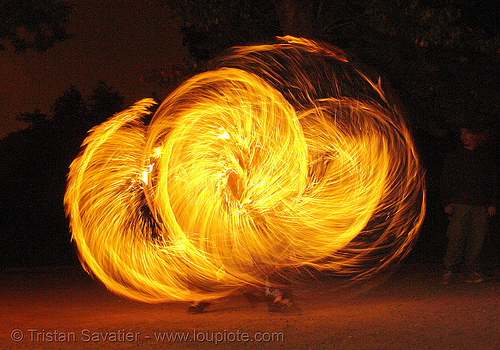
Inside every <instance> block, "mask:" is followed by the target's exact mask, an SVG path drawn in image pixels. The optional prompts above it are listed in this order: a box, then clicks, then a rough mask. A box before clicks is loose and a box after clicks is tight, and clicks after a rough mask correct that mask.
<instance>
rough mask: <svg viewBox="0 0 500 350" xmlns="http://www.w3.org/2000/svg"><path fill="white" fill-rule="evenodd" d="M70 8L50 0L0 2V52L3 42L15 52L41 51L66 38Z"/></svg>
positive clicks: (5, 0)
mask: <svg viewBox="0 0 500 350" xmlns="http://www.w3.org/2000/svg"><path fill="white" fill-rule="evenodd" d="M70 11H71V6H70V5H69V4H68V3H67V2H64V1H54V0H2V1H0V50H5V49H6V46H5V44H6V43H9V44H10V45H12V47H13V48H14V50H15V51H17V52H24V51H26V50H28V49H32V50H36V51H45V50H47V49H49V48H51V47H52V46H54V45H55V44H56V43H58V42H61V41H64V40H66V39H68V38H69V37H70V36H71V35H70V34H68V32H67V31H66V25H67V23H68V17H69V14H70Z"/></svg>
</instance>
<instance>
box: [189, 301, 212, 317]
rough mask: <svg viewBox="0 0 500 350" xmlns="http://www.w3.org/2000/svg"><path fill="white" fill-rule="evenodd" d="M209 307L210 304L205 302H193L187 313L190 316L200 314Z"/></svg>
mask: <svg viewBox="0 0 500 350" xmlns="http://www.w3.org/2000/svg"><path fill="white" fill-rule="evenodd" d="M209 306H210V303H208V302H206V301H195V302H194V303H193V304H191V306H190V307H189V309H188V313H189V314H191V315H194V314H202V313H203V311H204V310H205V309H206V308H207V307H209Z"/></svg>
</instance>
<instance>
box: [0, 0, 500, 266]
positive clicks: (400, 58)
mask: <svg viewBox="0 0 500 350" xmlns="http://www.w3.org/2000/svg"><path fill="white" fill-rule="evenodd" d="M99 3H100V4H101V3H102V4H106V3H107V2H99ZM109 3H110V4H114V5H113V6H112V7H110V8H107V7H106V6H102V8H99V11H97V10H95V11H96V13H97V12H100V13H104V14H106V13H107V12H106V11H109V13H111V12H113V13H114V14H115V16H116V13H117V11H116V10H117V6H118V9H119V7H120V6H119V5H117V2H115V1H110V2H109ZM123 3H124V4H128V5H127V6H129V7H128V8H129V10H130V9H131V8H130V6H132V5H131V4H132V3H137V2H126V1H125V2H123ZM20 4H21V5H20ZM147 4H148V5H147V7H146V6H145V7H144V12H141V11H142V10H141V7H140V6H137V7H133V12H134V16H136V17H141V18H143V19H145V20H146V22H147V19H148V16H151V17H154V16H156V17H155V18H157V16H158V14H162V17H161V18H162V19H163V20H165V21H169V23H170V25H171V27H170V28H174V27H175V30H177V31H178V32H176V33H177V34H176V37H178V39H179V42H181V41H182V45H183V46H182V47H181V46H180V45H174V44H172V45H171V46H170V47H167V48H165V42H164V41H161V40H160V38H161V37H162V35H165V37H168V36H172V33H171V32H167V29H168V28H166V27H161V28H160V27H153V29H154V30H151V28H149V29H148V30H149V31H148V33H151V32H154V33H155V35H154V37H137V38H134V39H131V40H130V41H127V42H126V43H125V44H123V45H122V46H123V47H122V48H121V49H120V50H123V51H120V53H119V54H117V55H115V56H112V57H111V59H114V60H116V62H117V65H118V61H119V63H120V67H123V66H126V65H127V62H129V63H130V64H131V65H132V63H131V62H134V63H133V64H134V65H137V64H138V63H137V60H136V61H134V60H133V58H134V57H136V56H137V55H136V54H134V52H135V51H133V50H131V47H132V43H133V42H134V40H136V41H138V42H143V41H148V42H149V44H150V45H149V46H148V47H147V48H144V49H146V50H148V55H155V54H158V55H162V54H164V53H165V51H166V50H167V51H172V52H173V54H172V53H170V54H171V55H173V56H172V57H177V58H176V59H172V60H169V61H167V62H162V63H158V64H159V65H158V66H154V67H150V69H147V70H144V71H142V72H141V74H136V72H135V71H134V70H133V69H131V71H130V72H131V74H130V75H131V76H132V75H133V76H134V77H135V79H136V80H137V84H136V86H137V90H136V91H133V89H131V88H130V86H129V87H128V88H127V89H125V90H127V91H120V89H119V87H118V88H116V87H115V85H118V86H120V83H117V84H112V83H113V82H114V81H113V80H111V83H110V79H108V78H107V77H106V76H102V77H101V75H105V73H103V72H104V71H113V69H115V68H114V65H113V64H111V63H110V62H109V61H106V60H105V59H104V58H102V59H96V60H94V61H92V65H93V66H94V67H95V69H94V70H93V71H92V72H93V74H92V79H87V77H86V78H85V79H84V78H82V79H81V80H82V81H84V80H85V82H86V84H85V85H83V84H82V86H80V85H79V84H78V80H76V81H73V80H71V79H68V81H71V82H72V84H68V85H67V86H65V87H64V88H63V89H61V90H58V91H55V90H56V88H54V90H53V91H51V93H52V94H55V95H56V96H57V97H56V98H50V97H49V96H50V94H47V95H46V96H45V97H43V98H45V100H44V102H43V103H42V105H44V104H45V105H47V106H50V108H49V107H47V108H46V110H41V109H36V108H33V107H32V106H31V104H30V103H27V106H30V107H27V108H26V110H24V111H23V112H20V113H18V114H17V115H16V120H17V121H18V122H19V123H21V124H19V125H24V126H25V128H24V129H20V130H18V131H15V132H11V133H9V134H8V135H7V136H5V137H4V138H2V139H1V140H0V184H1V185H0V200H1V204H0V205H1V208H0V234H1V237H0V267H34V266H54V265H59V266H60V265H73V264H77V263H78V262H77V258H76V253H75V248H74V246H73V244H72V243H71V241H70V233H69V229H68V222H67V219H66V218H65V216H64V208H63V204H62V201H63V196H64V192H65V186H66V175H67V172H68V166H69V164H70V163H71V161H72V160H73V159H74V158H75V157H76V155H77V154H78V152H79V146H80V145H81V143H82V141H83V139H84V138H85V135H86V132H87V131H88V130H89V129H90V128H91V127H92V126H94V125H96V124H99V123H101V122H103V121H104V120H106V119H107V118H109V117H110V116H111V115H113V113H115V112H118V111H120V110H122V109H123V108H125V107H127V105H128V104H130V103H131V102H133V100H132V101H130V100H131V99H132V98H137V97H138V95H140V94H141V93H142V94H143V96H142V95H141V96H139V98H140V97H155V98H156V99H157V100H159V101H161V100H162V99H163V98H164V97H165V96H166V95H167V94H168V92H170V91H172V90H173V89H174V88H175V87H176V86H177V85H178V84H179V83H180V82H182V81H183V80H184V79H186V78H187V77H189V76H191V75H193V74H196V73H197V72H199V71H202V70H203V69H204V67H205V65H206V64H207V62H208V61H209V60H210V59H212V58H214V57H215V56H217V54H219V53H220V52H222V51H223V50H225V49H227V48H229V47H231V46H234V45H244V44H254V43H262V42H268V41H270V40H272V38H273V37H275V36H276V35H284V34H290V35H295V36H305V37H308V38H312V39H319V40H323V41H326V42H329V43H331V44H333V45H336V46H339V47H341V48H343V49H345V50H346V52H347V53H348V54H349V55H350V56H352V57H354V59H355V60H359V61H361V62H363V63H364V64H366V65H367V66H369V67H370V68H372V69H373V70H375V71H377V72H378V73H379V74H380V75H382V76H384V77H385V78H386V79H387V81H388V82H389V83H390V86H391V88H392V89H393V90H394V91H395V93H396V95H397V96H398V98H399V99H400V101H401V103H402V105H403V106H404V109H405V114H406V117H407V119H408V123H409V125H410V127H411V128H412V130H413V133H414V138H415V142H416V144H417V148H418V151H419V153H420V156H421V159H422V162H423V164H424V168H425V171H426V180H427V189H428V191H427V194H428V209H427V214H426V219H425V222H424V225H423V227H422V230H421V234H420V237H419V240H418V241H417V243H416V246H415V248H414V249H413V251H412V252H411V253H410V256H409V257H408V259H407V261H410V262H432V263H439V262H440V261H441V258H442V255H443V254H444V250H445V247H446V237H445V231H446V225H447V218H446V216H445V214H444V213H443V210H442V206H441V203H440V201H439V192H438V180H439V173H440V170H441V166H442V163H443V159H444V157H445V155H446V154H447V153H448V152H449V151H450V150H452V149H453V148H454V147H455V146H456V145H457V143H458V142H459V138H458V133H457V131H458V128H459V126H460V125H461V124H462V123H464V122H466V123H471V124H481V125H484V126H485V127H486V129H487V140H486V144H485V147H487V148H488V149H489V151H491V156H492V157H495V158H496V157H497V154H498V152H497V151H498V149H499V137H498V136H499V115H500V114H499V108H500V107H499V106H500V104H499V102H500V101H499V96H500V94H499V91H498V87H499V86H500V82H499V76H500V75H499V74H498V73H499V70H498V68H499V55H500V36H499V27H498V24H497V22H496V21H495V19H496V18H498V5H494V2H490V1H486V0H481V1H461V0H450V1H417V0H415V1H393V0H386V1H367V0H350V1H347V0H346V1H344V0H336V1H319V0H310V1H299V0H295V1H293V0H276V1H264V0H242V1H227V0H220V1H215V0H196V1H189V2H185V1H167V0H155V1H149V2H147ZM0 6H1V8H0V10H1V11H0V16H1V17H0V43H1V44H2V47H1V49H2V50H3V51H0V56H2V55H4V56H5V55H10V56H12V55H14V56H15V55H19V57H23V55H30V54H33V52H36V54H37V55H40V56H43V55H52V54H51V52H53V50H57V49H58V47H61V46H62V45H64V44H65V43H67V42H70V41H71V40H75V37H76V38H77V37H78V36H79V35H80V36H81V35H84V34H82V33H83V32H79V31H76V32H72V31H71V30H70V29H68V28H75V27H74V25H75V22H76V23H78V21H82V20H83V19H81V18H78V17H74V16H71V13H72V11H73V10H74V9H75V8H74V6H73V7H72V6H71V5H70V4H69V3H66V2H61V1H54V0H52V1H41V0H23V1H21V2H19V1H11V0H7V1H3V2H2V4H1V5H0ZM96 6H97V5H96ZM146 9H147V11H146ZM118 13H122V16H125V17H126V16H131V14H130V12H128V13H127V11H125V12H119V11H118ZM153 14H154V16H153ZM102 18H103V23H102V25H103V26H106V25H107V26H109V22H106V20H105V18H106V16H103V17H102ZM94 22H95V23H94V27H93V28H92V30H98V29H99V23H100V22H99V21H94ZM151 23H153V18H151ZM128 24H129V25H128V27H127V28H128V29H134V25H137V26H138V27H137V30H141V27H139V24H136V22H134V21H129V22H128ZM174 24H175V26H174ZM143 25H144V23H142V24H141V26H143ZM77 27H78V26H77ZM89 30H90V29H89ZM162 30H165V32H164V33H163V32H162ZM172 30H174V29H172ZM113 33H114V34H113V35H114V36H113V37H106V36H104V35H101V36H93V37H92V39H89V40H94V41H95V42H96V43H102V42H107V41H113V40H115V41H119V38H117V37H116V35H117V33H116V32H113ZM155 40H157V42H156V41H155ZM169 42H170V41H169ZM171 42H172V43H174V42H175V40H174V41H171ZM155 44H156V45H155ZM94 49H95V50H97V52H99V50H105V48H100V46H99V45H97V44H96V46H95V47H94ZM156 49H157V50H158V51H156ZM117 50H118V49H117ZM66 54H67V55H68V56H69V55H70V53H69V52H67V53H65V52H61V53H60V54H59V55H52V56H51V60H52V61H51V64H52V65H53V66H54V67H57V66H58V65H60V64H62V63H61V62H62V61H64V60H65V59H66V58H67V57H66ZM93 54H95V52H92V53H91V52H87V53H83V57H85V55H89V57H90V56H91V55H93ZM108 59H109V58H108ZM58 60H61V61H58ZM141 62H142V63H144V64H146V63H145V61H139V64H140V63H141ZM149 64H150V63H149ZM116 69H117V71H119V74H120V75H127V72H126V71H124V70H123V69H122V68H120V69H118V68H116ZM132 72H134V73H133V74H132ZM127 79H130V77H128V78H127ZM117 82H118V81H117ZM144 87H146V89H145V88H144ZM81 90H84V91H85V93H82V92H81ZM145 91H148V92H147V93H146V92H145ZM19 94H20V93H19ZM9 99H10V100H21V101H22V100H23V96H21V95H16V90H15V89H12V96H9ZM41 108H42V109H43V108H44V107H43V106H42V107H41ZM7 117H8V116H7V115H4V116H2V118H7ZM5 120H7V119H5ZM6 124H7V123H4V125H6ZM498 236H499V231H498V216H497V217H496V218H494V219H492V220H491V230H490V235H489V237H488V238H487V242H486V245H485V249H484V251H483V261H484V263H485V265H495V264H498V248H497V247H498V246H499V244H498Z"/></svg>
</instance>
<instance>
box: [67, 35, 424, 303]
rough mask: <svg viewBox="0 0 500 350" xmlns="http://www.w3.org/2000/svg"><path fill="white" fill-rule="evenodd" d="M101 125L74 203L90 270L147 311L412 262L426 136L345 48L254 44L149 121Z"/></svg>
mask: <svg viewBox="0 0 500 350" xmlns="http://www.w3.org/2000/svg"><path fill="white" fill-rule="evenodd" d="M153 104H154V102H153V101H152V100H148V99H146V100H142V101H139V102H138V103H136V104H135V105H134V106H132V107H130V108H129V109H127V110H125V111H123V112H121V113H118V114H117V115H115V116H114V117H112V118H111V119H110V120H108V121H107V122H105V123H103V124H101V125H99V126H97V127H95V128H94V129H92V131H91V132H90V135H89V136H88V137H87V139H86V140H85V141H84V150H83V151H82V153H81V154H80V155H79V156H78V157H77V158H76V159H75V160H74V162H73V163H72V165H71V169H70V173H69V179H68V188H67V193H66V196H65V205H66V211H67V214H68V215H69V216H70V224H71V229H72V233H73V239H74V241H75V242H76V244H77V247H78V250H79V253H80V258H81V261H82V263H83V264H84V266H85V267H86V269H87V271H88V272H91V273H92V274H94V275H95V276H97V277H98V278H99V279H100V280H101V281H102V282H103V283H104V284H105V285H106V286H107V287H108V288H109V289H110V290H112V291H113V292H115V293H118V294H121V295H124V296H127V297H130V298H133V299H137V300H142V301H146V302H161V301H166V300H196V299H205V300H208V299H213V298H219V297H222V296H225V295H228V294H230V293H232V292H234V291H235V290H237V289H238V288H241V287H242V286H245V285H256V286H259V285H263V284H264V283H265V279H266V277H267V276H269V275H270V274H273V273H274V274H280V275H281V276H282V277H283V278H287V279H289V280H291V281H294V280H295V278H296V277H297V276H298V275H299V274H300V272H301V271H303V270H304V269H309V270H310V269H317V270H320V271H331V272H334V273H350V274H354V275H357V276H358V277H365V276H368V275H370V274H372V273H374V272H376V271H378V270H380V269H382V268H384V267H385V266H386V265H388V264H390V263H392V262H396V261H398V260H400V259H401V258H402V257H404V256H405V255H406V254H407V253H408V251H409V249H410V248H411V246H412V244H413V242H414V241H415V238H416V235H417V231H418V229H419V227H420V225H421V223H422V220H423V215H424V211H425V198H424V197H425V190H424V184H423V175H422V172H421V169H420V165H419V162H418V158H417V156H416V153H415V149H414V145H413V142H412V139H411V136H410V133H409V131H408V129H407V127H406V126H405V123H404V121H403V119H402V118H401V116H400V115H399V113H398V110H397V108H396V107H395V106H394V105H393V103H392V102H391V100H390V98H389V97H387V96H386V95H385V94H384V92H383V91H382V88H381V84H380V82H376V83H375V82H372V81H371V80H370V79H369V78H367V77H366V76H365V75H363V74H362V73H361V72H360V71H359V70H358V69H357V68H356V67H355V66H354V65H353V64H351V63H350V62H348V61H347V60H346V59H345V57H344V56H343V54H342V52H341V51H339V50H338V49H333V48H329V47H327V46H326V45H323V44H318V43H315V42H312V41H309V40H305V39H299V38H293V37H283V38H279V39H278V42H277V43H276V44H274V45H262V46H251V47H239V48H235V49H233V50H232V51H231V52H230V53H228V54H227V55H226V56H224V57H223V58H221V59H219V60H218V61H217V63H216V64H215V66H214V68H213V70H211V71H208V72H205V73H202V74H199V75H197V76H194V77H193V78H191V79H189V80H188V81H186V82H185V83H184V84H183V85H182V86H180V87H179V88H178V89H177V90H176V91H174V92H173V93H172V94H171V95H170V96H169V97H167V99H166V100H165V101H164V102H163V103H162V104H161V106H160V107H159V109H158V110H157V112H156V113H155V115H154V116H153V119H152V121H151V123H150V124H149V125H144V124H143V119H144V117H145V116H146V115H147V114H148V113H149V112H148V108H149V107H151V106H152V105H153Z"/></svg>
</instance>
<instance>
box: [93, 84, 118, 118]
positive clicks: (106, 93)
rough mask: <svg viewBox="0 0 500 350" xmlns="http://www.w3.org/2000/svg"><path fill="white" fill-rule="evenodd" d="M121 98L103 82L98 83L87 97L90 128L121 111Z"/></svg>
mask: <svg viewBox="0 0 500 350" xmlns="http://www.w3.org/2000/svg"><path fill="white" fill-rule="evenodd" d="M123 107H124V106H123V97H122V96H121V95H120V93H119V92H117V91H114V90H113V88H112V87H110V86H108V85H106V83H105V82H104V81H99V82H98V83H97V86H96V87H95V88H94V90H93V92H92V94H91V95H90V97H89V107H88V114H89V115H88V122H89V125H90V126H91V127H92V126H94V125H97V124H100V123H102V122H103V121H105V120H106V119H108V118H109V117H111V116H112V115H113V114H115V113H117V112H120V111H121V110H123Z"/></svg>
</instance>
